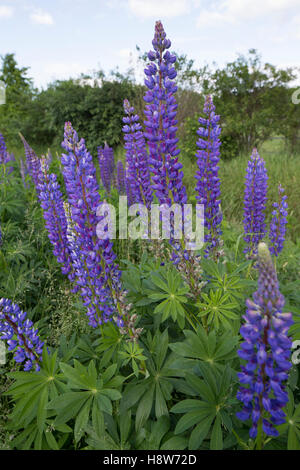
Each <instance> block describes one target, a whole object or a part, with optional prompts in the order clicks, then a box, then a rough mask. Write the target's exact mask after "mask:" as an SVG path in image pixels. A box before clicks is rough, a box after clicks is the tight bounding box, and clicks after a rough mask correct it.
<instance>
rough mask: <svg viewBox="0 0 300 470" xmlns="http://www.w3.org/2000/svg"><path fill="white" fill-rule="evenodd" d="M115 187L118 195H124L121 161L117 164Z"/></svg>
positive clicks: (123, 175) (123, 173)
mask: <svg viewBox="0 0 300 470" xmlns="http://www.w3.org/2000/svg"><path fill="white" fill-rule="evenodd" d="M116 186H117V190H118V192H119V194H121V195H124V194H125V193H126V188H125V170H124V166H123V163H122V162H121V160H119V161H118V163H117V179H116Z"/></svg>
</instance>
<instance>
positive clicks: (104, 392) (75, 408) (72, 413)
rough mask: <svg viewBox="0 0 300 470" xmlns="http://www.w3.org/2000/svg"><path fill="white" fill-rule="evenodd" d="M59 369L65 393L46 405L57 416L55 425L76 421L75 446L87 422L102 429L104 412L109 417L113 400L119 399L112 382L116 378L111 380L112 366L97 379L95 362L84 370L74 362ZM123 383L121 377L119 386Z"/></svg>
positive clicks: (114, 368) (118, 392)
mask: <svg viewBox="0 0 300 470" xmlns="http://www.w3.org/2000/svg"><path fill="white" fill-rule="evenodd" d="M60 368H61V370H62V372H63V374H64V376H65V377H66V379H67V381H68V391H66V392H65V393H63V394H62V395H60V396H58V397H56V398H55V399H54V400H52V401H51V402H50V403H49V404H48V409H52V410H55V412H56V414H57V417H56V419H55V421H54V426H56V425H61V424H65V423H67V422H68V421H69V420H71V419H75V426H74V438H75V442H76V443H78V442H79V441H80V439H81V438H82V436H83V434H84V432H85V429H86V427H87V425H88V422H89V419H91V420H92V425H93V427H96V428H97V427H99V426H101V427H102V428H103V421H104V418H103V412H105V413H108V414H111V413H112V409H113V406H112V401H115V400H119V399H120V398H121V396H122V395H121V393H120V391H119V390H117V387H116V382H114V379H116V378H117V377H118V376H115V377H114V378H112V376H113V375H114V373H115V372H116V366H115V365H112V366H111V369H107V370H106V372H105V373H104V374H101V375H100V376H99V374H98V371H97V369H96V366H95V363H94V361H91V362H90V363H89V365H88V367H85V366H83V365H82V364H80V363H79V362H78V361H76V360H74V367H71V366H69V365H68V364H63V363H60ZM120 378H121V376H120ZM123 380H124V378H123V377H122V380H121V381H119V382H118V385H119V387H120V385H121V383H122V382H123ZM120 382H121V383H120Z"/></svg>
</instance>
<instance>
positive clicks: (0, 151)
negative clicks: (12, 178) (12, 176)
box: [0, 133, 15, 173]
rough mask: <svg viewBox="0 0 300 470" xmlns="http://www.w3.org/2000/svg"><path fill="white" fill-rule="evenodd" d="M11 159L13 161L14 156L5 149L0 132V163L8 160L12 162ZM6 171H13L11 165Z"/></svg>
mask: <svg viewBox="0 0 300 470" xmlns="http://www.w3.org/2000/svg"><path fill="white" fill-rule="evenodd" d="M12 161H15V157H14V155H13V153H9V152H8V151H7V147H6V143H5V140H4V137H3V135H2V134H1V133H0V164H1V163H4V164H5V163H9V162H12ZM8 171H9V173H11V172H12V171H13V167H10V168H9V170H8Z"/></svg>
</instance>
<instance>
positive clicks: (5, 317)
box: [0, 299, 44, 371]
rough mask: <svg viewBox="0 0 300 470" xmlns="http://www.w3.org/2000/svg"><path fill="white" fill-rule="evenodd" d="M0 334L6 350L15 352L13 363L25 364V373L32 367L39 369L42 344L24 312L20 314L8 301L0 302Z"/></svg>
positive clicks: (15, 305)
mask: <svg viewBox="0 0 300 470" xmlns="http://www.w3.org/2000/svg"><path fill="white" fill-rule="evenodd" d="M0 333H1V336H0V340H5V341H6V342H7V345H8V350H9V351H15V353H14V359H15V361H16V362H20V363H21V362H25V364H24V370H25V371H28V370H31V369H32V367H33V366H35V369H36V370H39V369H40V363H41V360H42V352H43V346H44V343H43V342H42V341H41V340H40V338H39V335H38V330H37V329H35V328H34V326H33V323H32V321H31V320H29V319H28V318H27V314H26V312H22V310H20V307H19V306H18V305H17V304H14V303H12V302H11V300H9V299H1V300H0ZM14 337H15V339H13V338H14ZM16 348H17V349H16Z"/></svg>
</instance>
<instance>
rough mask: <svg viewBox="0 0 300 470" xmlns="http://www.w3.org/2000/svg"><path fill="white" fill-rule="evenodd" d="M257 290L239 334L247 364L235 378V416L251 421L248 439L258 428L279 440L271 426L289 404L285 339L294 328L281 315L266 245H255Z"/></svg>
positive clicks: (289, 318)
mask: <svg viewBox="0 0 300 470" xmlns="http://www.w3.org/2000/svg"><path fill="white" fill-rule="evenodd" d="M258 269H259V279H258V289H257V291H256V292H255V293H254V294H253V300H250V299H248V300H247V301H246V306H247V310H246V315H244V319H245V323H244V325H243V326H242V327H241V330H240V333H241V335H242V337H243V338H244V342H243V343H241V345H240V350H239V351H238V355H239V356H240V357H241V358H242V359H244V360H245V361H246V364H245V365H244V366H242V367H241V369H242V372H240V373H239V374H238V377H239V380H240V383H241V384H242V385H241V387H240V389H239V391H238V394H237V398H238V399H239V400H240V401H241V402H242V403H243V405H244V407H243V409H242V411H240V412H239V413H238V414H237V416H238V418H239V419H241V420H243V421H244V420H247V419H251V420H252V427H251V429H250V437H251V438H255V437H256V435H257V430H258V426H262V430H263V431H264V432H265V433H266V434H267V435H268V436H278V431H277V430H276V429H275V427H274V425H278V424H282V423H284V422H285V414H284V412H283V410H282V408H283V407H284V406H285V405H286V403H287V402H288V394H287V390H286V381H287V379H288V371H289V369H290V367H291V363H290V361H289V359H290V355H291V345H292V342H291V340H290V338H289V337H288V330H289V327H290V326H291V325H292V324H293V320H292V314H291V313H282V309H283V306H284V297H283V295H282V294H281V293H280V291H279V284H278V279H277V275H276V271H275V268H274V266H273V262H272V259H271V255H270V252H269V250H268V247H267V245H266V244H265V243H262V242H261V243H260V244H259V245H258Z"/></svg>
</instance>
